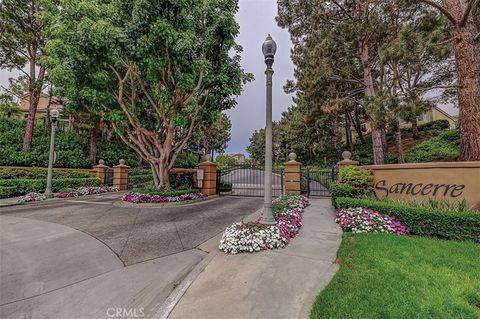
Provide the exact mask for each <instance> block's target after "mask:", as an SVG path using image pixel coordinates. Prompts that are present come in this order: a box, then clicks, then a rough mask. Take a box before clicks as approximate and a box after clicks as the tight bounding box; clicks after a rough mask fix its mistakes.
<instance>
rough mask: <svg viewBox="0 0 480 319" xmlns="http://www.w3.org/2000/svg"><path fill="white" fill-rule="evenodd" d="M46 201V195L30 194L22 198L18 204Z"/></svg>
mask: <svg viewBox="0 0 480 319" xmlns="http://www.w3.org/2000/svg"><path fill="white" fill-rule="evenodd" d="M45 199H47V197H46V196H45V195H44V194H40V193H28V194H27V195H25V196H22V197H20V198H19V200H18V202H19V203H28V202H36V201H41V200H45Z"/></svg>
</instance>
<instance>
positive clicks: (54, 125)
mask: <svg viewBox="0 0 480 319" xmlns="http://www.w3.org/2000/svg"><path fill="white" fill-rule="evenodd" d="M59 115H60V112H58V110H57V109H53V110H51V111H50V118H51V122H52V126H51V128H52V129H51V133H50V153H49V155H48V173H47V189H45V196H46V197H48V198H51V197H53V192H52V178H53V161H54V156H55V130H56V128H57V119H58V116H59Z"/></svg>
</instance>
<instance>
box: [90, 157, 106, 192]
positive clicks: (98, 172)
mask: <svg viewBox="0 0 480 319" xmlns="http://www.w3.org/2000/svg"><path fill="white" fill-rule="evenodd" d="M107 169H108V166H107V165H105V161H104V160H99V161H98V165H95V166H94V167H93V169H92V170H91V171H90V173H91V174H92V175H93V176H95V177H98V178H99V179H100V185H102V186H103V185H105V176H106V172H107Z"/></svg>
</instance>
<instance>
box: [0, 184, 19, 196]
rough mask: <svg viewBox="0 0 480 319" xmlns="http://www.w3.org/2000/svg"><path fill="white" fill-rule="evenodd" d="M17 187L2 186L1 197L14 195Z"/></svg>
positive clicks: (0, 187)
mask: <svg viewBox="0 0 480 319" xmlns="http://www.w3.org/2000/svg"><path fill="white" fill-rule="evenodd" d="M16 192H17V188H16V187H13V186H0V198H8V197H14V196H15V193H16Z"/></svg>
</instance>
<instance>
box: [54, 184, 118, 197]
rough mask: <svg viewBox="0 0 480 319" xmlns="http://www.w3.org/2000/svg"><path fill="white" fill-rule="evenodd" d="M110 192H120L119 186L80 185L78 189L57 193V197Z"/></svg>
mask: <svg viewBox="0 0 480 319" xmlns="http://www.w3.org/2000/svg"><path fill="white" fill-rule="evenodd" d="M109 192H118V187H111V186H108V187H79V188H77V189H73V190H68V191H65V192H60V193H56V194H55V197H58V198H67V197H75V196H85V195H93V194H102V193H109Z"/></svg>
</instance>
